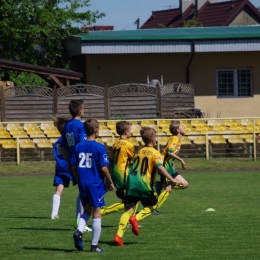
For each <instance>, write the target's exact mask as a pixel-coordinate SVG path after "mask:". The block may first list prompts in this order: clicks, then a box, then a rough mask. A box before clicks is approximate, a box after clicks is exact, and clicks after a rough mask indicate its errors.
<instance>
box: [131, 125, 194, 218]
mask: <svg viewBox="0 0 260 260" xmlns="http://www.w3.org/2000/svg"><path fill="white" fill-rule="evenodd" d="M169 129H170V132H171V133H172V138H171V139H170V140H169V141H168V143H167V144H166V146H165V148H164V150H163V157H164V161H163V166H164V167H165V169H166V170H167V172H168V173H169V174H170V175H171V176H172V178H174V179H175V180H177V181H178V183H179V184H178V185H176V184H175V183H172V182H171V181H170V180H169V179H167V178H165V176H164V175H162V174H161V181H160V182H155V184H156V192H157V195H158V196H159V197H158V203H157V204H156V205H155V206H154V207H152V208H147V207H145V208H143V209H142V210H140V211H139V213H138V214H137V215H136V219H137V221H141V220H143V219H145V218H147V217H148V216H150V215H151V214H152V213H153V211H155V210H157V209H158V208H160V207H161V206H162V205H163V203H164V202H165V201H166V199H167V197H168V196H169V194H170V193H171V191H172V188H174V189H186V188H188V185H189V184H188V182H187V181H186V180H185V179H184V178H183V177H182V176H181V175H180V174H179V173H178V172H177V171H176V170H175V167H174V160H175V159H176V160H179V161H180V162H181V164H182V167H183V169H185V168H186V163H185V162H184V160H183V159H182V158H181V157H179V156H178V155H177V154H178V153H179V151H180V148H181V142H180V138H181V136H182V135H184V134H185V128H184V127H183V126H182V125H181V124H180V122H179V121H175V122H172V123H171V124H170V126H169ZM159 173H160V172H159ZM162 188H164V191H163V192H161V190H162Z"/></svg>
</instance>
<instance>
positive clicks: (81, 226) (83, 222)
mask: <svg viewBox="0 0 260 260" xmlns="http://www.w3.org/2000/svg"><path fill="white" fill-rule="evenodd" d="M88 219H89V215H87V214H86V213H83V214H82V215H81V216H80V218H79V223H78V228H77V229H78V230H79V231H80V232H81V233H83V231H84V228H85V226H86V224H87V222H88Z"/></svg>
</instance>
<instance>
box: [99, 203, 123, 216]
mask: <svg viewBox="0 0 260 260" xmlns="http://www.w3.org/2000/svg"><path fill="white" fill-rule="evenodd" d="M124 208H125V205H124V203H114V204H112V205H110V206H108V207H105V208H102V209H100V214H101V215H102V216H104V215H107V214H110V213H113V212H117V211H119V210H123V209H124Z"/></svg>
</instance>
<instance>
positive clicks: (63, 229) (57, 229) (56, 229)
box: [9, 227, 72, 231]
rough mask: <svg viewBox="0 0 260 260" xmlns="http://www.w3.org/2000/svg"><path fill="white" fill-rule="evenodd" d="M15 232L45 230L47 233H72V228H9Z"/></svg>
mask: <svg viewBox="0 0 260 260" xmlns="http://www.w3.org/2000/svg"><path fill="white" fill-rule="evenodd" d="M9 229H14V230H43V231H44V230H45V231H72V229H71V228H70V229H69V228H30V227H28V228H27V227H24V228H9Z"/></svg>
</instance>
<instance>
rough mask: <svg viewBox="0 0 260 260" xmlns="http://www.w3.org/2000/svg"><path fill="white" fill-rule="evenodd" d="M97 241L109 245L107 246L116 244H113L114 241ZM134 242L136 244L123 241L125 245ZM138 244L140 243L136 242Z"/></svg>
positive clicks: (130, 243)
mask: <svg viewBox="0 0 260 260" xmlns="http://www.w3.org/2000/svg"><path fill="white" fill-rule="evenodd" d="M99 243H100V244H106V245H109V246H117V245H115V243H114V241H103V240H100V241H99ZM134 244H137V242H124V245H125V246H128V245H134ZM138 244H140V243H139V242H138ZM117 247H119V246H117Z"/></svg>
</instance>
